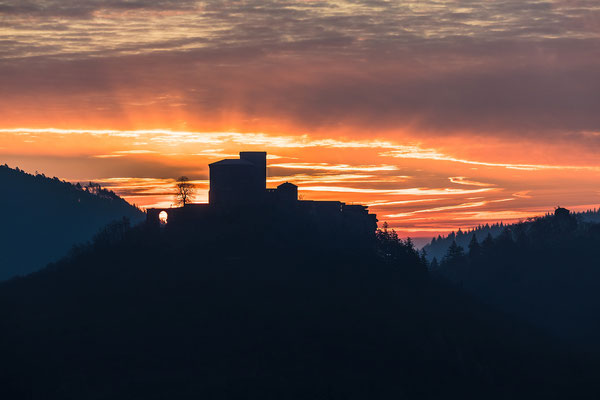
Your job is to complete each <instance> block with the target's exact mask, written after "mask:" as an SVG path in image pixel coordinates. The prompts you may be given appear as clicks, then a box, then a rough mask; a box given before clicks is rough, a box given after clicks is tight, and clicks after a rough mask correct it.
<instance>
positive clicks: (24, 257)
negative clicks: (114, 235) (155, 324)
mask: <svg viewBox="0 0 600 400" xmlns="http://www.w3.org/2000/svg"><path fill="white" fill-rule="evenodd" d="M0 188H2V190H1V193H2V194H1V195H0V213H1V215H2V217H1V219H0V220H1V221H2V229H0V280H3V279H8V278H10V277H13V276H16V275H25V274H28V273H30V272H32V271H36V270H39V269H40V268H42V267H44V266H45V265H46V264H48V263H49V262H51V261H56V260H58V259H59V258H60V257H62V256H64V255H65V254H66V253H67V252H68V251H69V249H70V248H71V247H72V246H73V245H74V244H76V243H82V242H86V241H88V240H90V239H91V238H92V236H93V235H94V234H95V233H96V232H97V231H98V230H99V229H100V228H102V227H103V226H105V225H106V224H107V223H109V222H111V221H114V220H116V219H122V218H124V217H125V218H128V219H129V220H130V221H131V223H137V222H139V221H140V220H142V219H143V212H141V211H140V210H139V209H137V208H136V207H134V206H132V205H130V204H129V203H127V202H126V201H125V200H123V199H121V198H120V197H118V196H117V195H115V194H114V193H113V192H110V191H108V190H104V189H102V188H100V187H99V186H98V185H95V184H91V185H88V186H87V187H81V186H80V185H72V184H70V183H68V182H64V181H61V180H59V179H58V178H47V177H46V176H44V175H42V174H37V175H32V174H28V173H25V172H23V171H21V170H19V169H18V168H17V169H12V168H9V167H8V166H7V165H3V166H2V165H0Z"/></svg>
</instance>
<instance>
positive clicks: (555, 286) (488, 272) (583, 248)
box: [430, 214, 600, 351]
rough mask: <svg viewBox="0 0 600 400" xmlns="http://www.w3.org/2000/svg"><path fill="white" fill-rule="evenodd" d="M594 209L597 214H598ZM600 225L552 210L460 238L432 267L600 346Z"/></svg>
mask: <svg viewBox="0 0 600 400" xmlns="http://www.w3.org/2000/svg"><path fill="white" fill-rule="evenodd" d="M592 215H594V214H592ZM599 248H600V224H597V223H593V222H585V221H584V220H583V218H582V216H581V215H577V214H576V215H573V214H571V215H569V214H563V215H556V216H555V215H547V216H545V217H540V218H535V219H533V220H530V221H527V222H522V223H518V224H513V225H510V226H506V227H505V228H504V229H503V231H502V233H501V234H499V235H497V236H496V237H492V235H491V234H490V233H488V235H487V236H486V237H485V238H484V239H483V240H481V241H480V240H479V239H478V238H477V236H476V235H475V234H474V233H471V235H470V238H469V243H468V245H467V246H466V248H464V247H463V246H460V245H459V244H458V243H457V241H455V240H453V241H452V243H451V244H450V246H449V248H448V251H447V253H446V254H445V255H444V257H443V258H442V259H441V260H440V262H439V263H438V261H437V260H434V261H433V262H432V265H431V267H430V268H431V271H432V272H434V273H436V274H439V275H442V276H444V277H445V278H447V279H449V280H450V281H452V282H454V283H456V284H457V285H459V286H461V287H463V288H465V289H466V290H468V291H470V292H471V293H474V294H475V295H477V296H478V297H479V298H480V299H482V300H484V301H486V302H488V303H491V304H493V305H495V306H498V307H499V308H501V309H503V310H504V311H507V312H510V313H511V314H513V315H516V316H518V317H520V318H522V319H524V320H527V321H529V322H531V323H533V324H535V325H536V326H538V327H540V328H543V329H544V330H546V331H547V332H550V333H552V334H553V335H556V336H559V337H561V338H563V339H564V340H566V341H569V342H570V343H571V344H573V345H577V346H580V347H581V349H582V350H586V351H590V350H594V351H600V344H599V343H598V341H597V337H598V336H599V335H600V319H599V318H598V316H597V315H598V310H599V309H600V296H598V293H600V264H599V263H598V257H599V255H600V252H599V250H598V249H599Z"/></svg>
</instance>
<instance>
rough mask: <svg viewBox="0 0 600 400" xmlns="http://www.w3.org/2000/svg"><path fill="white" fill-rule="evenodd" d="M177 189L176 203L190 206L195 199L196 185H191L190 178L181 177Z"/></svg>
mask: <svg viewBox="0 0 600 400" xmlns="http://www.w3.org/2000/svg"><path fill="white" fill-rule="evenodd" d="M175 187H176V193H175V203H176V204H177V205H180V206H185V205H186V204H190V203H191V202H192V200H193V199H194V191H195V187H194V184H192V183H190V180H189V178H188V177H187V176H180V177H179V178H177V183H176V185H175Z"/></svg>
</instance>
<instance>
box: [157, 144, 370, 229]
mask: <svg viewBox="0 0 600 400" xmlns="http://www.w3.org/2000/svg"><path fill="white" fill-rule="evenodd" d="M209 169H210V190H209V194H208V199H209V202H208V204H206V203H192V204H185V205H184V206H182V207H176V208H175V207H171V208H150V209H148V210H147V216H146V218H147V223H148V224H150V225H161V224H164V225H168V226H169V228H171V227H172V226H182V225H186V224H187V225H189V224H202V223H203V221H208V220H211V221H214V220H215V218H216V219H218V218H226V217H228V216H231V215H233V214H235V215H237V216H243V217H244V218H245V217H248V216H252V215H254V216H261V217H269V218H272V217H274V216H275V217H276V218H280V219H288V220H290V219H293V221H294V224H299V223H302V224H310V226H311V229H313V230H315V233H321V234H340V235H344V236H348V235H350V236H354V237H362V238H367V239H371V238H373V237H374V234H375V231H376V229H377V216H376V215H375V214H370V213H369V211H368V207H367V206H364V205H360V204H346V203H343V202H340V201H313V200H299V199H298V186H296V185H294V184H293V183H290V182H285V183H282V184H281V185H279V186H277V188H267V187H266V184H267V153H266V152H263V151H260V152H259V151H242V152H240V157H239V158H237V159H224V160H221V161H217V162H214V163H212V164H209ZM165 213H166V216H165ZM165 220H166V223H165Z"/></svg>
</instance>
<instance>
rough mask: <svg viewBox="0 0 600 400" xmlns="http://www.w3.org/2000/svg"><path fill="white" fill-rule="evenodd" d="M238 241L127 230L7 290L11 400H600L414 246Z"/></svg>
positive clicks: (1, 302) (552, 352) (239, 232)
mask: <svg viewBox="0 0 600 400" xmlns="http://www.w3.org/2000/svg"><path fill="white" fill-rule="evenodd" d="M245 222H249V221H245ZM254 222H256V221H254ZM236 226H237V227H238V229H236V230H230V226H227V224H225V226H221V227H219V226H205V227H201V228H199V227H194V228H191V229H183V230H179V231H176V230H170V229H169V228H156V229H148V228H143V227H139V228H135V229H133V230H127V229H125V227H123V226H121V225H119V224H113V225H111V226H109V227H108V228H107V229H105V230H104V231H103V233H102V234H101V235H99V236H98V237H97V239H96V241H95V244H94V245H93V246H91V247H86V248H79V249H78V250H77V251H75V252H73V253H72V254H71V256H70V257H69V258H68V259H65V260H63V261H61V262H59V263H56V264H54V265H52V266H50V267H49V268H46V269H44V270H42V271H40V272H38V273H35V274H33V275H31V276H28V277H26V278H20V279H16V280H13V281H10V282H6V283H4V284H1V285H0V321H1V323H2V324H3V326H2V327H1V328H0V353H1V354H3V356H2V358H1V359H0V375H3V376H5V377H6V378H7V380H6V381H5V382H8V383H7V384H4V385H2V386H1V387H0V391H4V392H6V394H5V396H2V393H0V396H2V398H31V399H42V398H43V399H164V398H176V399H187V398H190V399H192V398H193V399H197V398H205V399H231V398H240V399H390V398H396V399H439V398H461V399H464V398H473V399H474V398H478V399H479V398H486V399H490V398H491V399H515V398H524V399H525V398H526V399H531V398H567V397H568V398H586V396H592V395H594V394H597V393H598V392H597V391H596V390H597V388H596V387H595V386H594V385H595V384H593V383H592V381H591V380H589V379H588V378H590V376H591V377H594V376H595V374H594V373H595V372H596V371H597V370H596V369H595V367H592V366H591V364H587V363H585V362H583V361H582V360H575V359H573V358H571V357H567V356H565V355H564V354H563V355H561V352H560V351H559V350H558V349H557V348H555V347H554V346H553V344H552V342H551V341H549V340H547V339H545V338H544V337H542V336H540V335H539V334H538V332H536V331H535V330H532V329H529V328H527V327H524V326H521V325H519V324H516V323H514V322H513V321H512V320H510V319H508V318H506V317H504V316H503V315H501V314H499V313H496V312H493V311H491V310H490V309H488V308H487V307H484V306H481V305H479V304H478V303H476V302H474V301H472V300H471V299H470V298H469V297H467V296H465V295H463V294H461V293H460V292H458V291H456V290H454V289H452V288H449V287H446V286H445V285H443V284H440V283H436V282H435V281H431V280H430V279H429V278H428V276H427V273H426V271H425V270H424V266H423V265H422V263H421V261H420V260H419V257H418V255H417V253H416V252H415V251H414V250H412V248H410V246H409V245H407V244H406V243H404V242H400V241H396V239H395V238H393V237H392V238H390V237H389V236H388V237H385V236H382V235H379V242H378V243H379V244H378V246H377V248H378V249H379V251H378V254H380V255H379V256H376V255H375V253H374V251H373V250H368V249H365V248H360V247H359V246H353V245H352V243H346V244H345V251H343V252H342V251H340V250H342V249H343V248H342V247H340V245H341V243H340V242H336V240H335V238H331V244H330V243H329V242H327V241H326V242H322V241H319V240H315V239H314V238H313V237H311V236H310V235H309V232H302V231H301V230H295V229H292V228H290V227H289V226H287V225H285V224H281V223H279V222H274V223H273V224H272V225H268V226H264V225H262V226H261V225H260V224H258V223H253V224H250V223H244V224H239V223H238V224H237V225H236ZM258 232H260V234H258ZM253 233H254V234H253ZM353 249H357V250H353ZM358 249H359V250H358ZM567 394H568V396H567Z"/></svg>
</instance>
